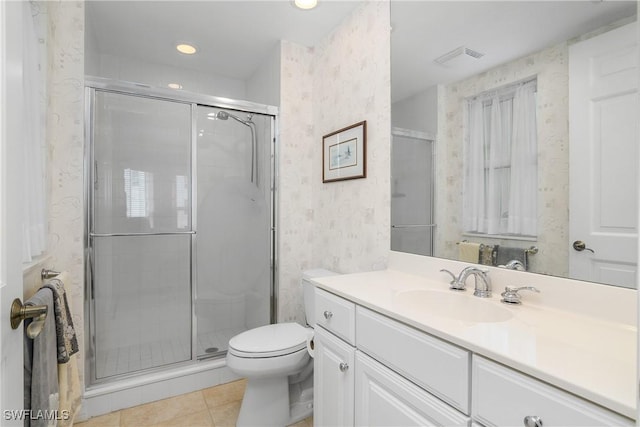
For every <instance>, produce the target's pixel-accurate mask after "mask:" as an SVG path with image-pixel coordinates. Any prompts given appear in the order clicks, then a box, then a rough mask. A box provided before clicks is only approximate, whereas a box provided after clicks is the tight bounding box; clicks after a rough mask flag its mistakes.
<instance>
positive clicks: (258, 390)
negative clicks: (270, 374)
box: [236, 374, 313, 427]
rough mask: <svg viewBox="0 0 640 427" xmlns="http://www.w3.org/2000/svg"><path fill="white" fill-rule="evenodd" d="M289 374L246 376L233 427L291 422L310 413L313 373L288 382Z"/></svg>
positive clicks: (280, 426)
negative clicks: (234, 426) (247, 377)
mask: <svg viewBox="0 0 640 427" xmlns="http://www.w3.org/2000/svg"><path fill="white" fill-rule="evenodd" d="M289 380H290V379H289V377H284V378H283V377H277V378H249V379H248V380H247V387H246V389H245V392H244V397H243V398H242V405H241V406H240V414H239V415H238V420H237V422H236V426H237V427H250V426H278V427H283V426H287V425H291V424H295V423H297V422H298V421H301V420H303V419H305V418H307V417H310V416H311V415H312V414H313V374H311V375H309V376H308V377H307V378H306V379H305V380H303V381H299V382H295V383H293V384H290V383H289Z"/></svg>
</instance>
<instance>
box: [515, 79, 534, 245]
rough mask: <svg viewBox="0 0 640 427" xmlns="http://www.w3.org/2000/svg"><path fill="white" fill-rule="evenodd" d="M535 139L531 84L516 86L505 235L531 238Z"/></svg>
mask: <svg viewBox="0 0 640 427" xmlns="http://www.w3.org/2000/svg"><path fill="white" fill-rule="evenodd" d="M537 202H538V138H537V125H536V94H535V85H534V84H532V83H528V84H526V85H523V86H520V87H519V88H518V89H517V90H516V93H515V95H514V97H513V140H512V144H511V192H510V194H509V224H508V232H509V233H512V234H524V235H532V236H535V235H536V234H537V230H538V229H537V217H538V215H537V212H538V211H537V205H538V203H537Z"/></svg>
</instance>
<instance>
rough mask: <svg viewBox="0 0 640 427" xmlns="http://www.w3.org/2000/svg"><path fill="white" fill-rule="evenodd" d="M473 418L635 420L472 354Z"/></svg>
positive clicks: (504, 421) (576, 422) (499, 422)
mask: <svg viewBox="0 0 640 427" xmlns="http://www.w3.org/2000/svg"><path fill="white" fill-rule="evenodd" d="M472 369H473V393H472V395H473V398H472V407H473V414H472V415H473V419H474V420H476V421H478V422H480V423H482V424H484V425H486V426H505V425H509V426H522V425H526V424H525V423H524V419H525V417H528V416H529V417H539V419H540V420H541V421H542V424H543V425H544V426H545V427H551V426H632V425H634V424H633V421H631V420H629V419H628V418H625V417H623V416H621V415H618V414H616V413H614V412H611V411H608V410H606V409H604V408H602V407H600V406H596V405H594V404H592V403H590V402H588V401H586V400H584V399H581V398H579V397H576V396H574V395H572V394H569V393H567V392H565V391H563V390H560V389H557V388H555V387H553V386H551V385H549V384H546V383H543V382H541V381H538V380H536V379H534V378H531V377H529V376H527V375H524V374H522V373H520V372H517V371H514V370H513V369H509V368H507V367H505V366H502V365H499V364H497V363H495V362H492V361H490V360H487V359H484V358H482V357H479V356H475V355H474V356H473V368H472Z"/></svg>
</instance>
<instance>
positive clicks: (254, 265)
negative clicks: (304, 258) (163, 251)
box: [196, 105, 273, 359]
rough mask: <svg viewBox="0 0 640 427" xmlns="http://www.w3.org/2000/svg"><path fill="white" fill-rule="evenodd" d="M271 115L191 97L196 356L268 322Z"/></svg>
mask: <svg viewBox="0 0 640 427" xmlns="http://www.w3.org/2000/svg"><path fill="white" fill-rule="evenodd" d="M272 123H273V118H272V117H271V116H268V115H263V114H247V113H246V112H240V111H232V110H223V109H219V108H214V107H207V106H203V105H198V107H197V111H196V124H197V126H196V127H197V132H198V133H197V150H198V156H197V183H198V200H197V221H198V224H197V230H198V253H197V262H196V265H197V268H196V270H197V285H196V289H197V292H196V296H197V300H196V316H197V324H198V339H197V357H198V358H199V359H202V358H205V357H216V356H218V357H219V356H222V355H224V354H225V352H226V350H227V348H228V342H229V339H230V338H231V337H233V336H234V335H236V334H238V333H240V332H242V331H245V330H247V329H250V328H254V327H257V326H262V325H266V324H269V321H270V304H271V279H272V270H271V268H272V260H271V248H272V246H271V245H272V240H271V220H272V210H271V185H272V170H271V165H272V163H271V161H272V160H271V159H272V157H271V141H272V140H273V135H272Z"/></svg>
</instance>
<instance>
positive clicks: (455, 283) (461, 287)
mask: <svg viewBox="0 0 640 427" xmlns="http://www.w3.org/2000/svg"><path fill="white" fill-rule="evenodd" d="M440 271H441V272H443V273H449V274H450V275H451V281H450V282H449V289H451V290H454V291H466V289H465V286H466V283H465V282H460V278H459V277H456V275H455V274H453V273H452V272H450V271H449V270H447V269H446V268H443V269H441V270H440Z"/></svg>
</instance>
